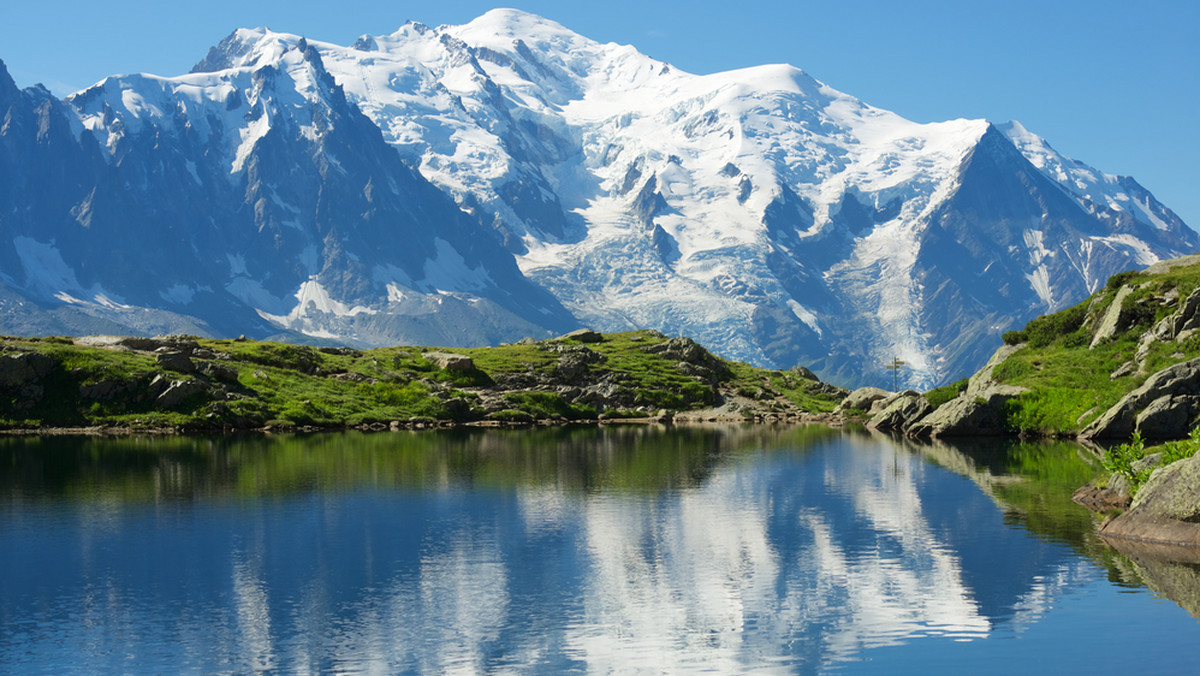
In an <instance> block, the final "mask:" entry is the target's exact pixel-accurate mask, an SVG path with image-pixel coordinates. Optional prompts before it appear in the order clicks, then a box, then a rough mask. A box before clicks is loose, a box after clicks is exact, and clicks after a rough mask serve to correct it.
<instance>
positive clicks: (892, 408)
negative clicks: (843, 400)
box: [867, 390, 933, 432]
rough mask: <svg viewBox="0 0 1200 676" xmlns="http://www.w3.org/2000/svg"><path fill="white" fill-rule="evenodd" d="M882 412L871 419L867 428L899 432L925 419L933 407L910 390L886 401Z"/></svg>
mask: <svg viewBox="0 0 1200 676" xmlns="http://www.w3.org/2000/svg"><path fill="white" fill-rule="evenodd" d="M881 401H884V402H886V405H885V406H884V407H883V410H881V411H879V412H878V413H876V414H875V415H873V416H872V417H871V420H870V421H869V422H867V427H870V428H872V429H877V430H882V431H889V432H890V431H899V430H903V429H906V428H907V427H908V426H909V425H911V424H912V423H914V422H916V421H917V420H920V419H921V418H923V417H925V415H926V414H928V413H929V412H930V411H931V410H933V406H931V405H930V404H929V401H928V400H927V399H925V397H923V396H921V395H920V394H919V393H917V392H914V391H912V390H907V391H905V392H900V393H898V394H896V395H894V396H892V397H889V398H888V399H885V400H881Z"/></svg>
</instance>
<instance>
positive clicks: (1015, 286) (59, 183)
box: [0, 10, 1200, 386]
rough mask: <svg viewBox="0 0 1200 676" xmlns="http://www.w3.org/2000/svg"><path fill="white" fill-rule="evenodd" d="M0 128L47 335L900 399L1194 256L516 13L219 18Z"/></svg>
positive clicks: (1106, 194)
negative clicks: (637, 361) (303, 349)
mask: <svg viewBox="0 0 1200 676" xmlns="http://www.w3.org/2000/svg"><path fill="white" fill-rule="evenodd" d="M5 109H8V110H9V113H8V116H9V117H8V118H5V119H10V118H11V119H15V120H18V121H20V120H25V121H24V122H19V124H15V125H10V124H8V123H5V125H4V127H3V129H0V148H2V149H3V150H2V152H3V155H2V156H0V171H4V172H8V171H13V172H16V173H15V174H14V175H16V174H21V173H22V172H23V169H22V168H23V167H26V166H33V165H37V164H38V163H39V162H42V163H44V164H46V166H47V167H48V168H47V169H46V170H44V171H42V173H37V172H30V173H29V174H28V176H26V177H25V180H26V184H27V187H26V188H23V189H13V190H8V191H4V190H3V189H2V188H0V199H3V203H0V214H3V215H2V216H0V233H2V234H0V266H3V267H0V272H2V273H3V275H4V277H3V280H4V282H5V284H6V286H7V288H6V290H5V293H6V294H7V295H8V296H11V297H12V299H13V300H12V302H13V303H17V302H23V303H25V304H26V305H25V306H22V307H26V306H28V307H34V306H36V308H37V309H36V310H35V311H34V316H36V317H39V318H43V317H44V318H46V319H45V320H44V321H45V322H47V323H48V325H49V323H51V319H54V321H58V322H60V324H61V323H62V322H63V321H64V319H63V317H78V316H80V313H84V314H86V316H88V317H89V318H92V320H93V321H101V320H103V321H108V322H115V323H117V324H119V325H123V326H128V327H130V328H131V329H138V330H150V329H151V328H159V327H166V328H183V329H186V330H192V331H195V332H210V333H232V334H236V333H246V334H248V335H260V336H263V335H272V334H278V333H283V334H285V335H288V334H290V335H293V336H299V335H300V334H304V335H308V336H313V337H317V338H322V339H326V340H336V341H341V342H347V343H351V344H359V345H370V344H383V343H413V342H415V343H442V344H460V345H461V344H479V343H484V342H497V341H501V340H513V339H516V338H520V337H521V336H523V335H535V336H541V335H545V334H546V333H547V332H555V331H560V330H563V329H565V328H569V327H571V326H576V325H590V326H593V327H595V328H598V329H602V330H620V329H627V328H635V327H637V328H641V327H649V328H657V329H660V330H663V331H665V332H668V333H672V334H685V335H690V336H693V337H695V338H696V339H698V340H700V341H701V342H703V343H705V344H706V345H708V346H710V347H711V348H713V349H714V350H715V351H717V352H719V353H721V354H723V355H725V356H728V357H733V358H738V359H743V360H746V361H751V362H754V363H758V364H763V365H775V366H780V367H787V366H791V365H794V364H797V363H799V364H804V365H808V366H810V367H812V368H813V369H814V370H815V371H817V372H818V373H819V374H820V375H822V376H824V377H826V378H827V379H831V380H833V381H835V382H839V383H842V384H859V383H863V382H869V381H876V380H878V381H882V379H883V378H882V375H883V369H882V366H883V364H884V363H885V362H887V361H890V360H891V359H892V358H893V357H899V358H900V359H903V360H904V361H906V362H907V364H908V366H909V367H911V372H910V374H909V375H910V376H911V377H910V379H909V382H908V384H909V385H911V386H928V385H932V384H936V383H939V382H941V381H944V380H945V379H947V378H951V377H957V376H960V375H962V374H965V373H968V372H970V371H972V370H974V369H975V368H976V367H977V366H978V365H979V364H981V363H982V361H983V360H984V359H985V358H986V355H987V354H989V353H990V352H991V350H992V349H994V347H995V345H996V344H997V343H998V342H999V338H998V336H999V334H1000V333H1001V332H1003V331H1004V330H1007V329H1008V328H1010V327H1012V326H1014V325H1018V324H1023V323H1024V322H1025V321H1026V320H1028V319H1029V318H1031V317H1033V316H1035V315H1037V314H1040V313H1043V312H1047V311H1051V310H1056V309H1059V308H1061V307H1063V306H1066V305H1069V304H1072V303H1074V302H1077V301H1078V300H1079V299H1081V298H1082V297H1083V296H1085V295H1087V294H1088V293H1089V292H1091V291H1092V290H1094V289H1095V288H1096V287H1097V286H1098V285H1100V284H1103V283H1104V280H1105V279H1106V278H1107V277H1108V276H1109V275H1111V274H1113V273H1115V272H1118V271H1120V270H1124V269H1128V268H1132V267H1138V266H1142V265H1146V264H1149V263H1152V262H1154V261H1156V260H1158V259H1161V258H1167V257H1173V256H1176V255H1179V254H1183V253H1189V252H1192V251H1194V250H1195V249H1196V248H1197V244H1200V241H1198V239H1197V235H1196V233H1194V232H1193V231H1191V230H1190V229H1189V228H1187V227H1186V226H1185V225H1184V224H1183V223H1182V222H1181V221H1180V220H1179V219H1178V217H1176V216H1175V215H1174V214H1173V213H1171V212H1170V210H1168V209H1167V208H1166V207H1164V206H1163V205H1161V204H1159V203H1158V202H1157V201H1156V200H1155V199H1154V197H1153V196H1152V195H1150V193H1149V192H1147V191H1146V190H1145V189H1143V188H1142V187H1141V186H1139V185H1137V183H1136V182H1134V181H1133V180H1132V179H1130V178H1125V177H1114V176H1110V175H1106V174H1103V173H1101V172H1099V171H1097V170H1095V169H1092V168H1090V167H1087V166H1086V165H1083V164H1081V163H1079V162H1076V161H1074V160H1071V159H1069V158H1066V157H1063V156H1062V155H1060V154H1058V153H1057V152H1055V151H1054V150H1053V149H1052V148H1051V147H1050V146H1049V145H1048V144H1047V143H1046V142H1045V141H1044V140H1042V139H1041V138H1039V137H1037V136H1036V135H1034V134H1032V133H1030V132H1029V131H1027V130H1025V129H1024V128H1023V127H1021V126H1020V125H1019V124H1017V123H1015V122H1013V123H1007V124H991V123H989V122H987V121H984V120H955V121H951V122H945V123H938V124H917V123H913V122H910V121H907V120H904V119H903V118H900V117H899V116H897V115H895V114H893V113H889V112H887V111H883V110H880V109H877V108H873V107H871V106H869V105H867V104H865V103H863V102H861V101H859V100H857V99H855V98H853V97H851V96H848V95H846V94H843V93H841V92H838V91H836V90H833V89H831V88H830V87H828V86H826V85H824V84H823V83H821V82H818V81H817V80H815V79H813V78H811V77H810V76H808V75H807V74H805V73H804V72H803V71H800V70H797V69H795V68H792V67H790V66H784V65H772V66H761V67H757V68H749V69H744V70H738V71H731V72H726V73H717V74H712V75H693V74H689V73H685V72H682V71H679V70H678V69H676V68H674V67H672V66H670V65H668V64H665V63H662V62H659V61H655V60H654V59H651V58H649V57H647V56H645V55H643V54H640V53H639V52H638V51H636V50H635V49H634V48H633V47H629V46H621V45H615V44H600V43H597V42H594V41H592V40H589V39H587V38H584V37H582V36H580V35H577V34H575V33H573V32H571V31H569V30H567V29H566V28H564V27H562V26H560V25H558V24H555V23H553V22H551V21H548V20H545V19H542V18H540V17H536V16H533V15H529V14H525V13H522V12H518V11H514V10H495V11H492V12H489V13H488V14H485V15H484V16H482V17H480V18H479V19H477V20H475V21H473V22H471V23H469V24H467V25H464V26H450V27H439V28H430V27H427V26H423V25H421V24H417V23H408V24H405V25H404V26H403V27H401V28H400V29H399V30H398V31H397V32H395V33H393V34H391V35H387V36H375V37H370V36H364V37H363V38H360V39H359V40H358V41H357V42H356V43H355V44H353V45H351V46H349V47H342V46H338V45H332V44H327V43H321V42H316V41H309V40H305V39H303V38H301V37H298V36H293V35H286V34H280V33H273V32H270V31H267V30H263V29H255V30H246V29H242V30H238V31H235V32H234V33H233V34H231V35H230V36H229V37H227V38H226V39H225V40H223V41H222V42H221V43H220V44H219V45H217V46H216V47H214V48H213V49H212V50H211V51H210V52H209V54H208V55H207V56H206V57H205V58H204V59H203V60H202V61H201V62H200V63H199V64H198V65H197V66H196V68H195V69H194V70H193V72H192V73H189V74H187V75H183V76H179V77H173V78H161V77H153V76H149V75H133V76H119V77H113V78H109V79H107V80H105V81H103V82H100V83H98V84H97V85H95V86H93V87H91V88H89V89H87V90H84V91H82V92H79V93H76V94H74V95H72V96H70V97H67V99H65V101H63V102H58V101H55V100H54V99H53V97H51V96H50V95H49V94H48V93H46V92H45V91H44V90H40V89H37V88H34V89H29V90H25V91H23V92H21V91H17V90H16V88H15V86H13V85H12V83H11V80H8V78H7V75H6V74H4V75H2V76H0V113H2V112H3V111H4V110H5ZM14 111H15V112H14ZM10 127H11V129H10ZM67 155H70V157H67ZM38 166H41V165H38ZM66 167H69V169H68V168H66ZM54 171H59V172H61V173H63V174H64V179H65V180H59V179H58V178H56V177H55V176H53V175H51V174H53V172H54ZM5 176H6V175H5V174H0V179H2V178H5ZM43 184H44V185H43ZM51 184H53V185H54V187H53V189H50V188H48V187H45V186H49V185H51ZM4 302H6V299H5V298H4V297H0V303H4ZM5 309H6V310H7V308H5ZM7 314H8V315H9V317H10V318H9V319H6V320H5V321H4V324H3V325H0V329H3V330H9V331H11V330H13V329H12V328H9V327H14V326H20V325H19V324H15V323H14V322H15V321H17V320H14V319H12V317H13V316H14V315H19V314H20V312H17V311H11V310H10V311H8V312H7ZM23 316H24V317H25V319H21V320H19V321H23V322H25V323H26V324H25V325H32V326H36V324H37V322H35V321H33V320H31V319H29V318H28V317H29V316H30V315H29V313H28V312H26V313H25V315H23ZM55 318H56V319H55ZM38 321H43V320H41V319H39V320H38ZM138 321H140V322H141V323H140V324H139V323H138Z"/></svg>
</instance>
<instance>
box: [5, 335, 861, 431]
mask: <svg viewBox="0 0 1200 676" xmlns="http://www.w3.org/2000/svg"><path fill="white" fill-rule="evenodd" d="M0 395H2V397H0V433H5V434H63V433H79V434H130V433H150V434H152V433H163V434H169V433H212V432H231V431H292V430H298V431H315V430H337V429H363V430H388V429H434V428H440V427H456V426H481V427H502V426H528V425H556V424H572V423H579V424H583V423H593V424H596V423H600V424H604V423H617V422H667V421H673V422H685V421H690V422H702V421H725V422H730V421H751V422H753V421H759V422H762V421H779V422H798V421H805V422H825V423H833V424H837V423H838V422H839V421H840V418H839V417H836V416H834V415H833V414H832V411H833V410H834V409H835V408H836V407H837V405H838V403H839V402H840V401H841V400H842V398H843V397H844V396H845V395H846V390H844V389H841V388H838V387H834V386H832V385H829V384H827V383H823V382H821V381H820V380H818V379H817V377H816V376H815V375H813V374H812V373H811V372H809V371H808V370H807V369H803V368H800V367H797V368H794V369H791V370H788V371H779V370H770V369H761V368H756V367H753V366H749V365H747V364H743V363H738V362H731V361H727V360H724V359H721V358H719V357H716V356H714V355H712V354H711V353H710V352H708V351H707V350H706V349H704V348H703V347H701V346H700V345H699V344H697V343H696V342H694V341H692V340H690V339H688V338H668V337H667V336H665V335H663V334H661V333H658V332H655V331H631V332H625V333H612V334H601V333H598V332H595V331H590V330H580V331H575V332H572V333H570V334H567V335H564V336H560V337H558V338H552V339H548V340H542V341H536V340H533V339H525V340H522V341H521V342H519V343H515V344H507V345H501V346H498V347H490V348H463V349H459V348H424V347H389V348H377V349H370V350H356V349H351V348H341V347H311V346H305V345H294V344H285V343H274V342H260V341H253V340H246V339H241V338H239V339H234V340H220V339H206V338H197V337H193V336H179V335H171V336H159V337H156V338H141V337H128V336H85V337H80V338H67V337H47V338H15V337H4V338H0Z"/></svg>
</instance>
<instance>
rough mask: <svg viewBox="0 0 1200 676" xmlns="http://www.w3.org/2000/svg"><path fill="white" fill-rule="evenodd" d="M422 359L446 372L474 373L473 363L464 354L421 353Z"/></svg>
mask: <svg viewBox="0 0 1200 676" xmlns="http://www.w3.org/2000/svg"><path fill="white" fill-rule="evenodd" d="M421 356H422V357H424V358H425V359H428V360H429V361H431V362H433V363H434V364H435V365H436V366H437V367H438V368H440V369H445V370H447V371H474V370H475V361H474V360H473V359H471V358H470V357H468V356H466V355H465V354H455V353H453V352H423V353H422V354H421Z"/></svg>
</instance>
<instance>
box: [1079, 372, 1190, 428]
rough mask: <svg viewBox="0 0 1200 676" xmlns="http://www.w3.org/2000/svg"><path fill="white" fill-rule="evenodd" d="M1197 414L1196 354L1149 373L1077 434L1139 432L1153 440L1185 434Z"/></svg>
mask: <svg viewBox="0 0 1200 676" xmlns="http://www.w3.org/2000/svg"><path fill="white" fill-rule="evenodd" d="M1198 414H1200V357H1198V358H1196V359H1192V360H1189V361H1185V362H1182V363H1179V364H1175V365H1173V366H1168V367H1167V368H1164V369H1162V370H1161V371H1159V372H1157V373H1155V374H1154V375H1152V376H1150V378H1148V379H1147V380H1146V382H1144V383H1142V385H1141V386H1140V387H1138V388H1137V389H1135V390H1133V391H1132V392H1130V393H1129V394H1126V395H1125V396H1124V397H1122V398H1121V400H1120V401H1118V402H1117V403H1116V404H1115V405H1114V406H1112V408H1110V409H1108V411H1106V412H1105V413H1104V414H1103V415H1102V416H1100V417H1099V418H1098V419H1096V421H1095V422H1093V423H1092V424H1091V425H1088V427H1087V428H1086V429H1085V430H1084V431H1083V433H1082V434H1081V436H1083V437H1084V438H1088V439H1122V438H1126V437H1128V436H1129V435H1131V434H1133V433H1134V431H1139V432H1141V434H1142V436H1144V437H1146V438H1153V439H1168V438H1177V437H1182V436H1186V435H1187V432H1188V430H1189V429H1191V427H1192V424H1193V422H1194V421H1195V419H1196V417H1197V415H1198Z"/></svg>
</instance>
